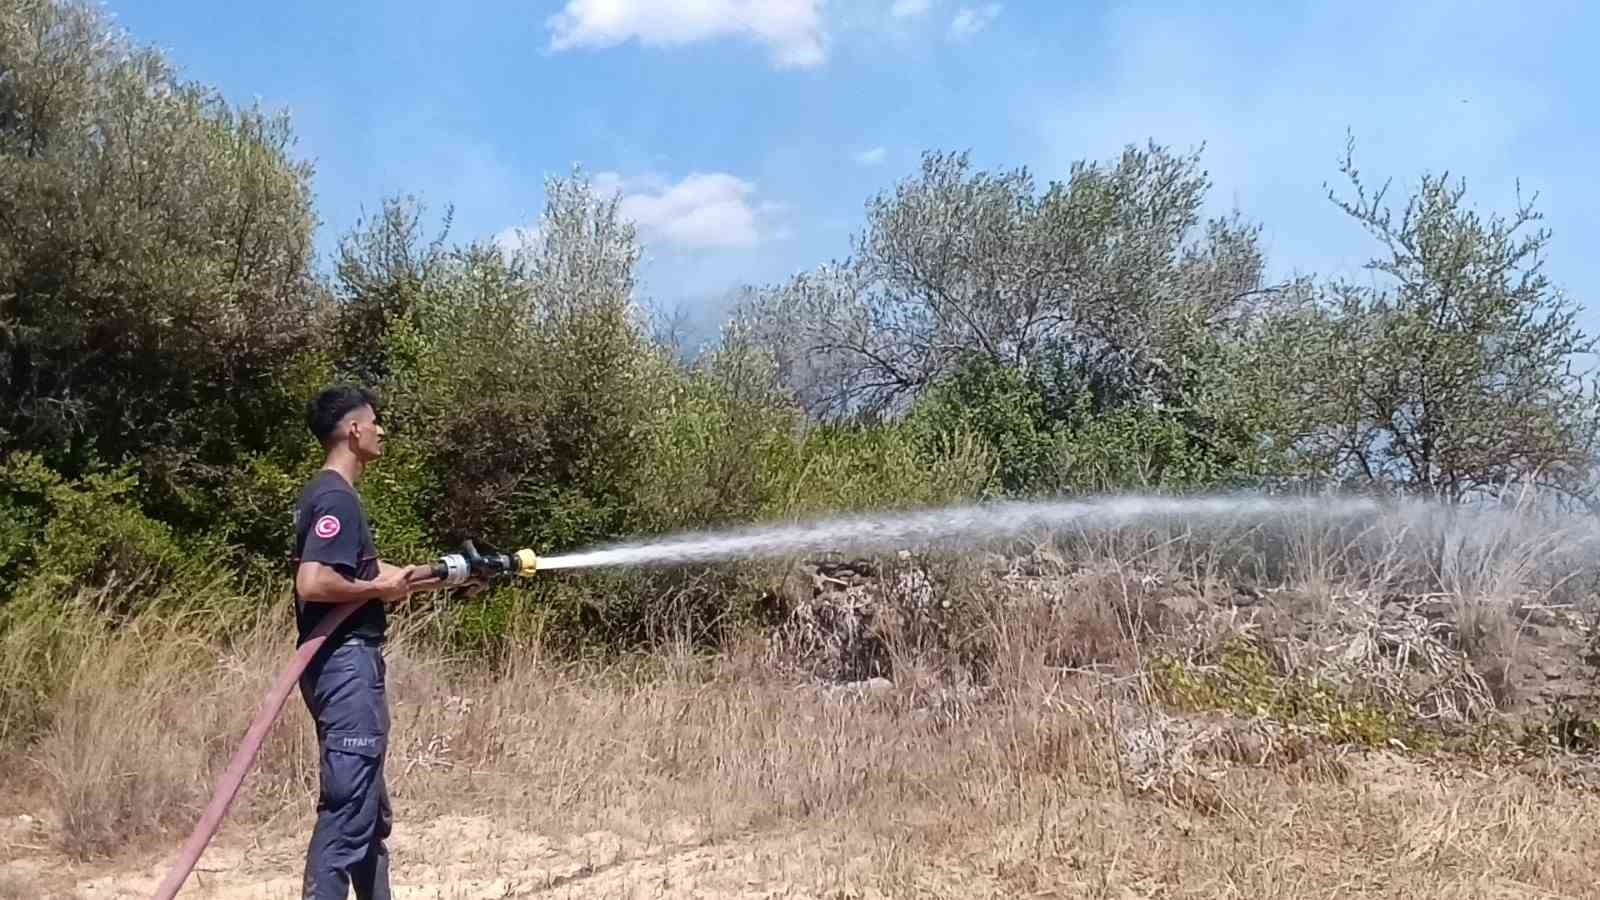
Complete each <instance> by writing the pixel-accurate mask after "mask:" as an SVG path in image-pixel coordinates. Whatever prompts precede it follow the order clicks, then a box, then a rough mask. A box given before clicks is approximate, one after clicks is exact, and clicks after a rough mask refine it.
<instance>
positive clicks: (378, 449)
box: [349, 406, 383, 461]
mask: <svg viewBox="0 0 1600 900" xmlns="http://www.w3.org/2000/svg"><path fill="white" fill-rule="evenodd" d="M349 421H350V425H349V428H350V444H351V449H352V450H354V451H355V454H356V456H357V457H358V458H360V459H361V460H362V461H366V460H371V459H377V458H378V457H380V456H382V455H383V426H382V425H380V424H379V423H378V416H377V414H376V413H374V412H373V411H372V407H370V406H363V407H361V408H360V409H358V410H356V411H355V412H352V413H351V414H350V420H349Z"/></svg>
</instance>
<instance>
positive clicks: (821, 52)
mask: <svg viewBox="0 0 1600 900" xmlns="http://www.w3.org/2000/svg"><path fill="white" fill-rule="evenodd" d="M821 2H822V0H568V2H567V5H566V7H565V8H563V9H562V10H561V12H559V13H556V14H555V15H553V16H551V17H550V18H549V19H548V20H546V24H547V26H548V27H549V28H550V30H551V31H552V32H553V34H552V37H551V40H550V46H551V49H554V50H570V49H574V48H580V47H612V46H616V45H617V44H621V43H624V42H626V41H629V40H637V41H639V43H641V44H644V45H646V46H661V47H672V46H682V45H684V44H691V43H695V42H697V41H706V40H714V39H718V38H727V37H736V36H737V37H742V38H746V39H751V40H756V41H759V42H761V43H763V44H766V45H767V46H768V47H769V48H770V49H771V52H772V56H773V62H774V63H775V64H776V65H778V66H779V67H783V68H789V67H798V68H806V67H811V66H817V65H821V64H822V63H823V62H824V61H825V60H826V59H827V55H828V54H827V48H826V46H825V42H824V37H823V33H822V21H821V19H822V17H821V12H820V7H821Z"/></svg>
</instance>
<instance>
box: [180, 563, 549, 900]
mask: <svg viewBox="0 0 1600 900" xmlns="http://www.w3.org/2000/svg"><path fill="white" fill-rule="evenodd" d="M538 570H539V557H538V556H536V555H535V554H534V552H533V551H532V550H518V551H517V552H516V553H512V554H505V553H491V554H489V555H487V556H485V555H483V554H480V553H479V552H478V549H477V548H476V547H474V546H473V545H472V542H471V541H467V542H466V544H465V545H464V547H463V552H462V553H450V554H446V555H445V556H443V557H441V558H440V560H439V561H438V562H437V563H435V564H434V565H433V566H432V567H431V568H430V569H429V570H426V571H424V572H419V573H416V574H414V575H413V576H412V578H411V580H412V581H413V582H415V581H417V580H419V579H420V580H423V581H427V580H429V579H434V580H437V581H439V582H440V583H441V584H442V585H459V584H463V583H466V582H467V581H469V580H470V579H474V578H481V579H488V578H496V577H501V576H509V575H516V576H521V577H528V576H531V575H532V574H533V573H534V572H537V571H538ZM365 602H366V601H364V600H357V601H355V602H354V603H344V604H340V605H339V606H336V607H334V608H333V610H332V611H331V612H329V613H328V616H327V618H325V619H323V620H322V622H321V623H320V624H319V625H318V626H317V627H316V628H315V629H313V630H312V632H311V636H310V637H308V638H307V639H306V641H305V643H303V644H301V645H300V646H299V647H297V648H295V651H294V658H293V659H291V660H290V661H289V665H288V666H287V667H285V668H284V670H283V672H282V673H280V674H279V675H278V681H277V683H276V684H274V685H273V686H272V690H271V691H269V692H268V693H267V696H266V700H265V702H263V703H262V705H261V709H260V710H259V711H258V712H257V713H256V720H255V721H254V722H252V723H250V730H249V731H248V732H246V733H245V736H244V743H242V744H240V745H239V749H238V750H237V751H235V752H234V754H233V761H232V762H230V763H228V770H227V771H226V772H223V773H222V781H221V782H220V783H219V784H218V785H217V791H216V793H214V794H212V795H211V803H210V805H209V806H207V807H206V811H205V815H202V816H201V817H200V821H199V822H197V823H196V824H195V826H194V831H192V832H190V834H189V840H188V841H187V842H186V843H185V844H184V845H183V850H182V852H180V853H179V854H178V860H177V862H175V863H173V865H172V871H170V872H168V873H167V877H166V880H164V881H162V882H161V886H160V887H158V888H156V892H155V893H154V894H152V895H151V898H152V900H172V898H173V897H175V896H177V894H178V889H179V888H180V887H182V886H183V882H184V879H186V878H188V877H189V873H190V872H191V871H193V869H194V866H195V863H197V862H199V861H200V854H201V853H202V852H204V851H205V849H206V844H208V843H210V841H211V838H212V836H213V835H215V834H216V833H217V826H219V825H221V824H222V817H223V816H225V815H227V814H228V807H229V806H231V805H232V804H233V797H234V795H235V794H237V793H238V792H239V785H241V784H243V783H244V776H245V773H246V772H248V771H249V770H250V764H251V763H252V762H254V761H255V758H256V754H257V753H259V752H261V742H262V741H264V740H266V737H267V731H268V729H270V728H272V723H273V722H274V721H276V720H277V718H278V713H279V712H281V711H282V710H283V704H284V701H286V700H288V699H289V692H290V691H292V690H294V687H295V684H296V682H298V681H299V680H300V674H301V673H302V672H304V671H305V670H306V666H308V665H310V664H311V659H312V657H314V656H316V655H317V651H318V650H320V649H321V648H322V645H323V643H324V642H325V641H326V640H327V639H328V635H329V634H330V633H331V632H332V631H333V629H335V628H337V627H339V623H341V622H343V621H344V620H345V619H347V618H349V616H350V614H351V613H353V612H355V611H356V609H357V608H359V607H360V606H362V605H363V604H364V603H365Z"/></svg>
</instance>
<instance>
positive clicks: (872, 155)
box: [851, 147, 889, 166]
mask: <svg viewBox="0 0 1600 900" xmlns="http://www.w3.org/2000/svg"><path fill="white" fill-rule="evenodd" d="M888 155H889V151H887V150H885V149H884V148H882V147H873V148H872V149H871V150H862V151H861V152H860V153H854V154H851V158H852V159H854V160H855V161H856V165H858V166H876V165H878V164H880V163H882V162H883V160H884V157H886V156H888Z"/></svg>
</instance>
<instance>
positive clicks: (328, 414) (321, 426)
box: [306, 384, 378, 447]
mask: <svg viewBox="0 0 1600 900" xmlns="http://www.w3.org/2000/svg"><path fill="white" fill-rule="evenodd" d="M363 406H370V407H372V411H373V412H374V413H376V412H377V411H378V396H377V395H376V394H375V393H373V392H372V391H371V390H369V389H367V388H364V387H357V386H355V385H348V384H336V385H334V386H332V387H327V388H323V389H322V390H321V391H319V392H318V393H317V396H315V397H313V398H312V400H311V404H310V406H309V407H308V408H307V410H306V426H307V427H309V428H310V429H311V433H312V434H313V435H315V436H316V438H317V443H319V444H321V445H322V446H324V447H326V446H328V441H329V440H330V439H331V438H332V437H333V430H334V429H335V428H338V427H339V422H340V421H341V420H343V419H344V417H345V416H347V415H349V414H350V413H352V412H355V411H356V410H358V409H360V408H361V407H363Z"/></svg>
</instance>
